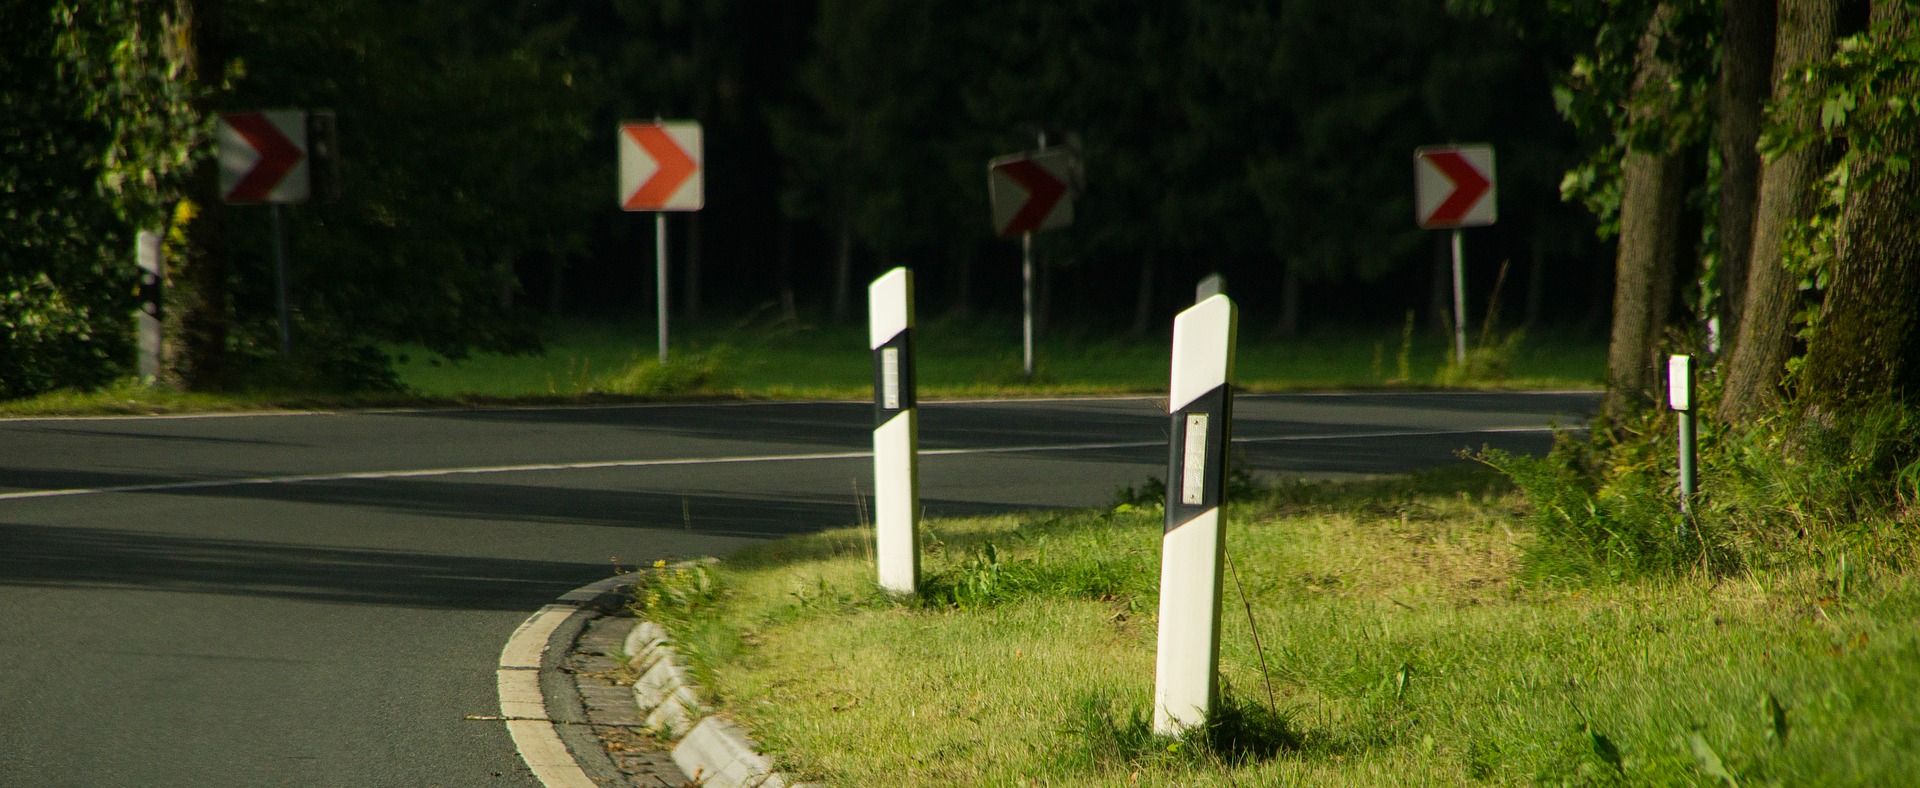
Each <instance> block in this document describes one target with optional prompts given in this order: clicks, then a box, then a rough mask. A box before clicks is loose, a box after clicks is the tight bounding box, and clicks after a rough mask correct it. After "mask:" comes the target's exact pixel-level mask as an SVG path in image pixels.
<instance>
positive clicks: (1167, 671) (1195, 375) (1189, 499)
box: [1153, 295, 1239, 735]
mask: <svg viewBox="0 0 1920 788" xmlns="http://www.w3.org/2000/svg"><path fill="white" fill-rule="evenodd" d="M1238 322H1239V321H1238V310H1237V308H1236V307H1235V306H1234V303H1233V301H1232V300H1231V299H1229V298H1227V297H1226V296H1224V295H1216V296H1212V297H1209V298H1208V299H1206V300H1205V301H1201V302H1200V303H1198V304H1195V305H1194V306H1192V307H1190V308H1188V309H1187V310H1186V311H1184V312H1181V313H1180V315H1179V316H1178V317H1176V318H1174V321H1173V379H1172V385H1171V387H1170V394H1169V397H1168V399H1167V413H1168V417H1169V419H1170V425H1169V427H1170V431H1169V434H1170V440H1169V442H1168V444H1169V445H1168V460H1167V505H1166V511H1167V519H1166V532H1165V533H1164V535H1163V536H1162V537H1161V542H1160V545H1161V546H1160V632H1159V645H1158V653H1157V659H1156V662H1155V670H1154V689H1153V730H1154V732H1155V733H1160V734H1167V735H1177V734H1179V733H1181V732H1183V731H1186V730H1189V729H1192V728H1195V727H1198V726H1200V725H1204V724H1206V721H1207V717H1208V716H1209V715H1211V714H1212V713H1213V705H1214V700H1215V699H1216V689H1217V683H1218V676H1219V669H1218V662H1219V657H1220V585H1221V583H1220V578H1221V575H1220V572H1221V567H1222V564H1223V563H1224V558H1225V555H1226V523H1225V522H1224V518H1223V516H1222V510H1221V507H1222V505H1223V504H1224V502H1225V501H1224V498H1225V493H1226V479H1227V442H1228V441H1229V440H1230V439H1231V436H1232V429H1231V427H1232V420H1233V390H1232V388H1231V387H1230V385H1229V384H1230V382H1231V381H1232V379H1233V356H1234V342H1235V335H1236V333H1237V331H1236V330H1237V328H1238Z"/></svg>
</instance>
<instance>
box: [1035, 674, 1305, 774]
mask: <svg viewBox="0 0 1920 788" xmlns="http://www.w3.org/2000/svg"><path fill="white" fill-rule="evenodd" d="M1125 705H1126V704H1123V703H1120V702H1117V701H1116V700H1115V699H1114V697H1113V694H1112V693H1111V692H1107V691H1102V690H1095V691H1091V692H1088V693H1086V694H1083V695H1081V696H1080V697H1079V699H1078V700H1077V701H1076V702H1075V703H1074V705H1073V707H1072V708H1071V709H1070V710H1069V711H1068V719H1067V724H1066V730H1067V732H1068V733H1069V734H1070V736H1071V739H1072V740H1073V741H1075V742H1076V743H1077V745H1078V746H1077V748H1076V749H1075V751H1074V752H1072V753H1071V757H1072V760H1073V761H1075V762H1076V763H1075V765H1077V766H1081V767H1082V768H1089V769H1096V770H1098V769H1105V770H1117V769H1138V768H1152V767H1167V766H1180V765H1186V766H1193V765H1204V766H1210V767H1218V768H1225V767H1234V766H1246V765H1249V764H1253V763H1258V762H1260V761H1265V760H1270V759H1272V758H1275V757H1277V756H1279V755H1281V754H1282V753H1285V752H1290V751H1294V750H1298V749H1300V746H1301V743H1302V738H1301V735H1300V734H1299V733H1298V732H1297V731H1296V730H1295V729H1294V723H1293V720H1292V718H1291V717H1289V716H1288V715H1287V714H1286V713H1285V712H1282V711H1280V710H1278V709H1274V708H1270V707H1268V706H1264V705H1261V704H1260V703H1258V702H1257V701H1254V700H1251V699H1248V698H1243V697H1241V696H1239V695H1236V694H1235V693H1234V692H1233V691H1232V689H1231V688H1230V687H1227V686H1225V685H1222V687H1221V689H1220V697H1219V698H1218V699H1216V701H1215V703H1214V709H1213V714H1211V715H1209V716H1208V718H1207V721H1206V722H1205V723H1204V724H1202V725H1200V726H1199V727H1196V728H1193V729H1191V730H1188V731H1186V732H1185V733H1183V734H1181V735H1179V736H1164V735H1161V734H1157V733H1154V731H1153V723H1152V719H1153V715H1152V714H1151V713H1150V712H1149V711H1148V710H1147V709H1145V708H1142V707H1132V708H1122V707H1123V706H1125Z"/></svg>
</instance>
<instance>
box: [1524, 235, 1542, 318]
mask: <svg viewBox="0 0 1920 788" xmlns="http://www.w3.org/2000/svg"><path fill="white" fill-rule="evenodd" d="M1546 297H1547V260H1546V254H1545V253H1543V252H1541V251H1540V242H1538V241H1535V242H1534V244H1533V256H1532V258H1531V259H1529V260H1528V262H1527V316H1526V320H1525V321H1524V322H1522V323H1521V327H1522V328H1525V329H1527V330H1529V331H1531V330H1533V329H1534V328H1535V327H1537V326H1538V325H1539V324H1540V306H1541V304H1542V303H1543V302H1545V301H1546Z"/></svg>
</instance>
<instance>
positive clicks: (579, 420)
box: [0, 393, 1596, 786]
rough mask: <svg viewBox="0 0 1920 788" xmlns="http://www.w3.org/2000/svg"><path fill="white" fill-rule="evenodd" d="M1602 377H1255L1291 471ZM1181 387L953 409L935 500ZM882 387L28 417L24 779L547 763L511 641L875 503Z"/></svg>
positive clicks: (1434, 444)
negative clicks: (506, 670)
mask: <svg viewBox="0 0 1920 788" xmlns="http://www.w3.org/2000/svg"><path fill="white" fill-rule="evenodd" d="M1595 403H1596V397H1595V396H1594V395H1590V394H1504V393H1459V394H1425V393H1380V394H1356V395H1286V396H1263V397H1242V398H1240V399H1239V400H1237V401H1236V404H1235V409H1236V413H1235V424H1234V430H1235V438H1236V441H1238V442H1240V443H1241V445H1242V447H1243V448H1244V450H1245V452H1246V456H1247V458H1248V459H1249V460H1250V462H1251V463H1252V465H1253V466H1254V467H1255V468H1256V469H1258V470H1260V471H1262V472H1267V473H1276V474H1285V475H1296V476H1339V475H1349V474H1381V473H1396V472H1403V471H1407V470H1411V469H1414V468H1418V467H1422V466H1427V465H1433V464H1438V463H1445V462H1458V461H1459V460H1457V459H1455V458H1454V452H1455V451H1456V450H1458V449H1460V448H1463V447H1469V446H1473V447H1477V446H1480V445H1483V444H1491V445H1495V446H1501V447H1506V448H1510V449H1515V450H1523V451H1537V450H1540V449H1543V448H1544V447H1545V446H1546V445H1547V442H1548V435H1547V433H1546V432H1545V431H1544V428H1546V427H1548V426H1550V425H1554V424H1559V425H1565V426H1575V425H1578V424H1579V423H1580V422H1581V421H1582V420H1583V418H1584V414H1585V413H1587V412H1589V411H1590V410H1591V409H1592V407H1593V406H1594V405H1595ZM1161 407H1162V403H1159V402H1155V401H1154V400H1152V399H1102V400H1078V401H1067V400H1054V401H1020V402H978V403H927V404H924V405H923V406H922V415H921V436H922V449H923V452H924V456H923V459H922V464H921V485H922V495H923V501H924V503H925V506H926V509H927V511H928V513H929V514H931V515H935V516H938V515H945V514H964V513H973V512H982V511H995V510H1004V509H1008V508H1015V507H1029V506H1074V505H1092V504H1101V503H1105V502H1107V501H1109V500H1111V498H1112V495H1113V492H1114V490H1115V489H1116V488H1118V487H1119V486H1121V485H1124V484H1137V483H1139V482H1141V481H1143V480H1145V479H1146V478H1147V477H1148V476H1155V475H1164V474H1165V467H1164V466H1165V463H1166V456H1167V455H1166V447H1165V435H1166V416H1165V415H1164V412H1163V411H1162V410H1161V409H1160V408H1161ZM871 426H872V416H871V410H870V408H869V407H868V406H866V405H863V404H857V403H810V404H782V403H756V404H710V405H656V406H624V407H588V408H534V409H511V410H479V411H473V410H430V411H408V412H372V413H342V414H281V415H257V416H221V417H154V418H110V419H25V420H7V421H0V665H3V666H4V669H0V709H4V713H0V785H8V786H12V785H20V786H27V785H32V786H58V785H77V786H101V785H136V784H137V785H143V786H144V785H193V786H205V785H236V786H239V785H245V786H258V785H328V786H337V785H356V786H384V785H393V786H425V785H445V786H469V785H530V784H532V783H533V779H532V777H531V775H530V774H529V773H528V772H527V770H526V769H525V767H524V766H523V765H522V764H521V762H520V760H519V758H518V756H517V755H516V754H515V752H514V749H513V744H512V742H511V740H510V739H509V738H508V736H507V734H506V732H505V730H504V728H503V726H501V725H500V724H499V723H497V722H475V721H468V720H466V719H464V717H465V716H466V715H469V714H481V715H484V714H493V713H496V712H497V709H498V699H497V697H496V696H495V690H494V676H493V671H494V667H495V662H496V660H497V658H498V656H499V651H500V647H501V645H502V644H503V643H504V642H505V641H506V639H507V637H508V635H509V634H510V633H511V632H512V631H513V629H514V627H515V626H517V625H518V624H519V623H520V621H521V620H523V619H524V618H525V617H526V616H527V615H528V614H529V613H531V612H532V611H533V610H535V609H537V608H538V607H539V606H540V605H542V604H544V603H546V602H548V601H551V600H552V599H553V598H554V597H556V596H558V595H559V594H561V593H564V592H566V591H567V590H569V589H572V588H574V587H576V586H579V585H581V584H584V583H587V582H590V581H593V580H597V579H600V578H602V577H606V576H607V575H609V574H610V573H613V572H614V571H616V570H617V569H619V568H632V567H635V566H639V565H644V564H647V563H650V562H652V561H653V560H654V559H656V558H665V557H682V556H691V555H704V554H724V553H725V552H727V551H729V550H731V549H734V548H736V547H739V546H741V545H744V544H748V543H751V542H753V541H756V540H761V539H765V538H768V537H775V536H780V535H783V534H792V533H798V532H804V531H807V530H811V529H817V528H821V527H829V526H837V525H846V524H850V523H852V522H855V521H856V520H857V518H858V516H859V508H858V507H859V503H858V499H859V498H860V497H861V496H863V495H865V494H867V493H868V488H869V486H870V481H869V480H870V469H869V464H868V460H867V458H866V456H865V453H866V451H867V450H868V440H869V432H868V431H869V429H870V428H871Z"/></svg>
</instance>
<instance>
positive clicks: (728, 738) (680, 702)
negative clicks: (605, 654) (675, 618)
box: [624, 621, 818, 788]
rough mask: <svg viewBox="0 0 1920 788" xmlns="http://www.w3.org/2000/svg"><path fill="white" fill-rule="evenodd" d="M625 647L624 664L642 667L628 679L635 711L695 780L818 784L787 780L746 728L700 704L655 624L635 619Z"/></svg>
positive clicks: (764, 786) (743, 786) (783, 786)
mask: <svg viewBox="0 0 1920 788" xmlns="http://www.w3.org/2000/svg"><path fill="white" fill-rule="evenodd" d="M624 650H625V652H626V653H627V655H628V656H627V659H628V663H627V664H628V665H630V666H632V667H633V668H634V669H636V670H641V671H643V672H642V674H641V676H640V679H639V680H638V681H635V682H634V684H633V700H634V706H635V707H636V708H637V710H638V712H639V716H640V717H641V719H643V720H645V724H646V727H647V728H649V729H650V730H652V731H653V732H654V733H655V734H657V735H659V736H660V737H661V738H662V739H664V740H667V741H670V742H672V743H673V745H672V747H673V762H674V763H675V764H676V765H678V766H679V767H680V770H681V771H684V772H686V773H687V774H688V775H689V776H691V777H692V778H693V780H694V782H696V783H698V784H699V785H701V786H710V787H711V788H788V786H792V787H793V788H803V786H808V787H810V788H818V786H816V785H814V784H812V783H795V782H791V781H789V780H788V779H787V777H786V776H785V775H783V774H781V773H780V772H778V771H776V770H775V769H774V768H773V761H772V759H769V758H768V757H767V756H765V755H763V754H761V753H760V750H759V746H758V745H756V744H755V743H754V741H753V739H752V737H749V736H748V735H747V732H746V731H745V730H742V729H741V728H740V726H739V725H736V724H734V723H733V721H731V720H728V719H726V718H725V717H720V716H717V715H714V714H712V713H711V712H710V711H709V710H708V709H707V707H706V706H705V704H703V703H701V701H700V694H699V686H698V685H696V684H694V683H693V681H692V680H691V679H690V678H689V677H688V676H687V671H686V668H684V667H683V666H682V665H681V664H680V659H679V657H678V655H676V654H675V653H674V651H673V646H672V644H671V643H670V641H669V640H668V639H667V633H666V630H664V629H661V628H660V625H658V624H655V623H653V622H651V621H640V622H638V623H636V624H635V625H634V626H633V629H632V630H631V631H629V632H628V633H627V637H626V641H625V649H624Z"/></svg>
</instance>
